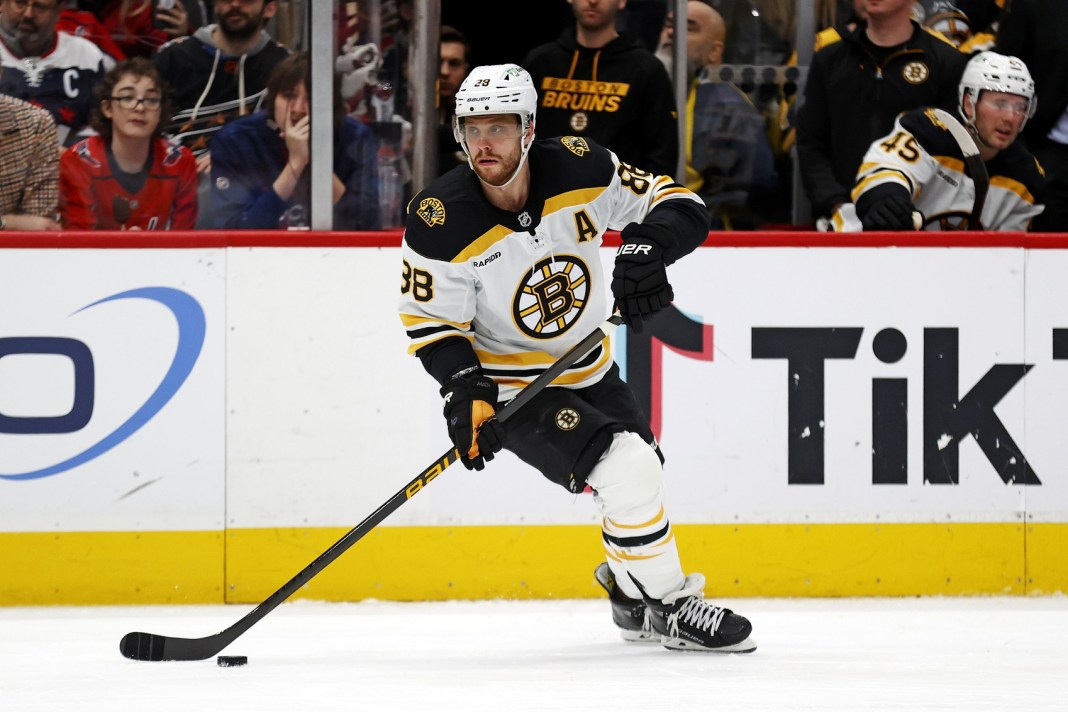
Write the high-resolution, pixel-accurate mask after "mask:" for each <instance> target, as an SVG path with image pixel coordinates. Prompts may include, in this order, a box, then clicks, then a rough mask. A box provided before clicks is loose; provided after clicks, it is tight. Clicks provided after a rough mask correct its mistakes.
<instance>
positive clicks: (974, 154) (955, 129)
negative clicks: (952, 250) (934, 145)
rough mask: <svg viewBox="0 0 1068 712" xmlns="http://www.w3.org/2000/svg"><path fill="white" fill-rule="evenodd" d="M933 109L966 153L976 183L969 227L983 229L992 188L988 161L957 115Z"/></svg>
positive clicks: (962, 151) (970, 171)
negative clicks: (985, 211) (986, 203)
mask: <svg viewBox="0 0 1068 712" xmlns="http://www.w3.org/2000/svg"><path fill="white" fill-rule="evenodd" d="M933 111H934V113H935V116H937V117H938V118H939V120H940V121H941V122H942V123H943V124H945V126H946V128H947V129H948V130H949V133H950V134H951V135H952V136H953V138H954V140H956V142H957V145H958V146H960V152H961V153H963V154H964V163H965V164H966V165H967V166H968V175H970V176H971V178H972V183H974V184H975V202H973V203H972V214H971V215H970V216H968V229H969V230H982V229H983V222H982V217H983V204H984V203H985V202H986V191H987V190H988V189H989V188H990V174H989V173H987V172H986V163H984V162H983V158H982V156H980V155H979V147H978V146H976V145H975V139H974V138H972V135H971V134H970V133H968V129H966V128H964V126H963V125H961V123H960V121H958V120H957V117H956V116H954V115H953V114H951V113H949V112H948V111H945V110H944V109H933Z"/></svg>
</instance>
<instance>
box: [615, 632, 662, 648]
mask: <svg viewBox="0 0 1068 712" xmlns="http://www.w3.org/2000/svg"><path fill="white" fill-rule="evenodd" d="M619 636H620V637H621V638H623V640H625V641H627V642H628V643H639V644H640V643H659V642H660V634H659V633H654V632H652V631H650V630H624V629H622V628H620V629H619Z"/></svg>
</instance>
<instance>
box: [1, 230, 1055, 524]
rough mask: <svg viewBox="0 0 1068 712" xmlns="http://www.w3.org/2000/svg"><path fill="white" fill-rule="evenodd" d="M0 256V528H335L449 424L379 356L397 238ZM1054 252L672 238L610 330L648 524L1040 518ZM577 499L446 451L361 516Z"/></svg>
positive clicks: (1048, 460) (427, 395)
mask: <svg viewBox="0 0 1068 712" xmlns="http://www.w3.org/2000/svg"><path fill="white" fill-rule="evenodd" d="M2 256H3V259H2V260H0V296H2V297H3V299H4V304H5V308H4V309H3V311H2V312H0V531H10V532H18V531H28V532H29V531H66V530H71V531H73V530H93V531H139V530H183V529H187V530H218V529H221V528H222V527H224V526H226V527H239V528H253V527H257V528H258V527H325V526H341V527H346V526H351V525H353V524H355V523H356V522H359V521H360V520H361V519H363V518H364V517H365V516H367V515H368V514H369V513H370V512H371V511H373V510H374V509H375V508H377V507H378V505H379V504H381V503H382V502H383V501H385V500H386V499H387V498H388V497H389V496H391V495H392V494H393V493H394V492H396V491H397V490H398V489H400V488H401V487H403V486H404V485H405V484H406V483H407V482H408V481H409V480H410V479H411V478H412V477H414V476H415V475H416V474H417V473H419V472H420V471H421V470H422V469H423V468H424V467H426V466H427V465H429V464H430V463H431V462H433V461H434V460H435V459H436V458H437V457H438V456H439V455H441V454H442V453H443V452H444V451H445V450H447V449H448V447H449V443H448V439H447V437H446V434H445V427H444V422H443V419H442V417H441V411H440V403H439V398H438V395H437V387H436V385H435V384H434V383H433V382H432V380H431V379H430V377H429V376H427V375H426V374H425V372H424V371H423V370H422V367H421V365H420V364H419V362H418V360H417V359H415V358H412V357H409V356H408V355H407V354H406V348H407V341H406V339H405V336H404V333H403V329H402V327H401V325H400V321H399V318H398V317H397V314H396V299H397V296H398V290H399V283H400V276H399V275H400V268H399V264H400V253H399V249H397V248H318V247H310V248H258V247H257V248H229V249H226V250H223V249H174V250H151V249H149V250H121V249H115V250H99V251H96V250H71V251H66V252H65V251H57V250H33V249H22V250H10V251H5V252H3V253H2ZM604 258H605V261H606V262H608V261H610V260H611V251H610V250H605V252H604ZM1066 262H1068V255H1065V254H1063V253H1062V252H1061V251H1056V250H1031V251H1028V252H1025V251H1024V250H1020V249H1007V248H1005V249H987V248H975V249H941V248H930V249H927V248H855V249H854V248H845V249H831V248H768V249H763V248H714V249H701V250H698V251H697V252H696V253H695V254H693V255H691V256H689V257H687V258H686V259H684V260H682V261H680V262H679V263H678V264H677V265H675V266H673V267H672V268H671V272H670V274H671V276H672V281H673V283H674V285H675V290H676V302H675V306H676V310H675V311H674V312H673V313H672V314H671V315H670V317H669V318H668V319H666V320H659V321H657V322H656V323H655V324H653V325H651V326H650V329H649V330H648V332H647V333H644V334H643V335H639V336H633V335H629V336H623V335H622V333H620V334H618V335H617V336H618V338H617V340H616V341H617V343H616V345H617V354H618V360H619V361H620V363H621V366H622V368H623V369H624V371H625V373H626V376H627V378H628V380H630V381H631V383H632V386H634V387H635V389H636V391H637V392H638V393H639V400H642V401H643V402H646V403H647V404H648V405H649V407H650V414H651V416H652V420H653V422H654V424H655V427H656V430H657V433H658V436H659V438H660V440H661V443H662V445H663V449H664V452H665V454H666V457H667V464H666V470H665V472H666V474H665V477H666V482H667V493H668V499H669V503H670V507H671V512H672V519H673V521H675V522H680V523H769V522H770V523H834V522H881V521H886V522H919V523H929V522H949V521H953V522H1011V521H1017V520H1022V519H1025V518H1026V519H1028V520H1030V521H1051V522H1063V521H1068V482H1066V479H1068V478H1066V477H1065V475H1064V473H1063V469H1064V468H1063V467H1062V465H1061V463H1063V462H1064V461H1065V460H1066V457H1068V452H1066V450H1068V439H1066V438H1064V437H1063V435H1062V433H1063V432H1065V430H1066V428H1065V425H1066V424H1068V406H1065V405H1064V402H1065V400H1066V399H1065V395H1066V394H1068V364H1065V363H1062V361H1064V360H1066V359H1068V336H1066V337H1064V338H1063V339H1062V337H1061V336H1060V335H1061V334H1065V333H1068V332H1065V331H1063V330H1065V329H1068V314H1066V313H1064V312H1065V310H1066V309H1068V306H1065V305H1068V298H1066V297H1068V293H1066V292H1068V286H1066V285H1065V284H1064V281H1063V279H1062V278H1061V277H1060V275H1063V274H1065V271H1066V268H1068V264H1066ZM197 314H199V315H200V316H201V317H202V318H203V332H202V342H201V341H200V340H199V338H198V336H197V334H198V333H200V332H199V331H198V327H197V326H196V323H197ZM1059 340H1061V341H1063V342H1064V343H1063V344H1062V345H1061V346H1059V347H1058V343H1060V341H1059ZM194 346H195V348H194ZM86 354H88V355H89V357H88V358H87V356H86ZM90 376H91V379H90ZM87 379H89V380H87ZM88 393H91V400H90V401H87V400H86V398H87V397H89V396H88V395H87V394H88ZM87 404H88V405H87ZM90 406H91V407H90ZM224 511H225V515H224ZM596 521H597V516H596V513H595V511H594V508H593V505H592V502H591V501H590V498H589V497H588V496H586V495H578V496H575V495H571V494H569V493H567V492H565V491H564V490H563V489H561V488H559V487H557V486H555V485H552V484H549V483H548V482H547V481H545V480H544V479H542V478H541V476H540V475H539V474H538V473H536V472H534V471H533V470H531V469H529V468H527V467H526V466H525V465H523V464H521V463H519V462H518V461H517V460H516V459H515V458H514V457H512V456H510V455H508V454H507V453H504V454H502V455H501V456H499V459H498V461H495V462H494V463H493V464H492V465H491V467H489V468H487V469H486V470H485V471H483V472H480V473H474V472H468V471H466V470H464V469H463V468H462V467H459V466H454V467H453V468H450V470H449V471H448V472H447V473H446V475H445V476H443V477H441V478H440V481H438V482H435V483H433V485H432V486H429V487H427V488H426V491H425V492H422V493H420V495H419V497H417V498H415V499H413V500H412V501H411V502H409V503H408V504H406V505H405V506H404V507H402V508H401V509H400V510H399V511H398V512H397V513H396V514H394V515H393V516H392V517H391V518H390V519H389V520H387V522H386V523H385V525H386V526H391V525H392V526H396V525H434V526H459V525H480V524H510V525H525V524H571V523H594V522H596Z"/></svg>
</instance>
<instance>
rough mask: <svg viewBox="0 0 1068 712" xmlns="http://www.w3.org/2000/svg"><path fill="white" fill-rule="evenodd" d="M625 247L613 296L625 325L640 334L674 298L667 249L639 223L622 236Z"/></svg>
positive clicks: (618, 256) (619, 254)
mask: <svg viewBox="0 0 1068 712" xmlns="http://www.w3.org/2000/svg"><path fill="white" fill-rule="evenodd" d="M620 236H621V237H622V238H623V244H622V246H620V248H619V250H618V251H617V252H616V266H615V269H614V270H612V296H613V297H615V300H616V308H617V309H619V313H620V315H621V316H622V317H623V322H624V323H625V324H626V325H627V326H629V327H630V328H631V329H634V331H641V330H642V328H643V326H644V324H643V321H644V319H645V318H646V317H648V316H651V315H653V314H655V313H656V312H658V311H660V310H661V309H666V308H667V307H668V305H670V304H671V300H673V299H674V298H675V292H674V291H673V290H672V289H671V284H670V283H669V282H668V278H667V265H665V264H664V249H663V247H661V245H660V243H659V242H657V241H656V239H655V235H654V234H653V233H651V231H649V230H648V229H647V228H644V227H643V226H642V225H640V224H638V223H631V224H630V225H627V226H626V227H625V228H623V231H622V232H621V233H620Z"/></svg>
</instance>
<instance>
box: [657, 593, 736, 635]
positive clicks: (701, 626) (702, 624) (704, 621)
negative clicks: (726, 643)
mask: <svg viewBox="0 0 1068 712" xmlns="http://www.w3.org/2000/svg"><path fill="white" fill-rule="evenodd" d="M725 615H727V609H726V608H720V607H718V606H713V605H711V604H708V603H705V601H704V600H702V599H700V598H698V597H697V596H691V597H690V598H687V599H686V600H685V601H683V603H682V605H681V606H680V607H679V610H677V611H675V612H674V613H672V614H671V615H669V616H668V625H669V626H670V627H671V634H672V635H674V636H677V635H678V633H679V619H682V622H683V623H686V624H687V625H689V626H690V627H692V628H696V629H698V630H706V631H708V632H709V633H711V634H712V635H715V634H716V631H717V630H719V624H720V623H722V622H723V617H724V616H725Z"/></svg>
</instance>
